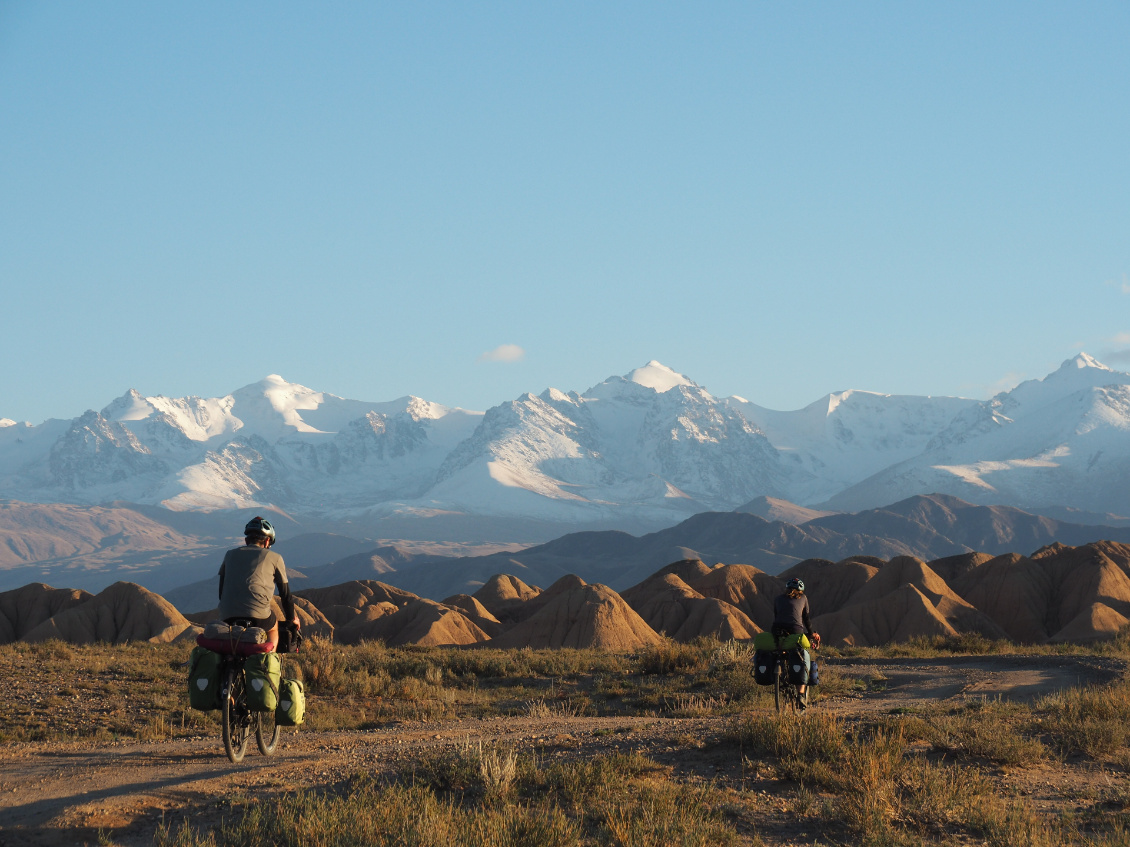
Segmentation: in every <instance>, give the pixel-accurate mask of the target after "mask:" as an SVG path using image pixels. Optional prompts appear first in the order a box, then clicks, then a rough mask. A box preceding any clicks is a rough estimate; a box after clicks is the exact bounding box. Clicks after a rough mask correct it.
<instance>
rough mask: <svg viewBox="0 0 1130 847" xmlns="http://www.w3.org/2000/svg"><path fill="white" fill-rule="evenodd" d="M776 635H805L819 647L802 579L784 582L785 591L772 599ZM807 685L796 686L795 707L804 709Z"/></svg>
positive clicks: (818, 636) (818, 635)
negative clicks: (810, 618) (809, 616)
mask: <svg viewBox="0 0 1130 847" xmlns="http://www.w3.org/2000/svg"><path fill="white" fill-rule="evenodd" d="M772 633H773V634H774V635H776V636H785V635H807V636H808V640H809V641H811V642H812V649H814V650H815V649H818V648H819V647H820V633H818V632H814V631H813V630H812V623H811V621H810V620H809V618H808V596H807V595H806V594H805V593H804V580H802V579H800V578H799V577H795V576H794V577H793V578H792V579H790V580H789V581H788V582H787V583H785V593H784V594H781V595H779V596H778V597H777V599H775V600H774V601H773V628H772ZM806 687H807V686H804V685H798V686H797V708H798V709H802V710H803V709H804V708H805V702H804V691H805V688H806Z"/></svg>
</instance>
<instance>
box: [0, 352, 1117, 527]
mask: <svg viewBox="0 0 1130 847" xmlns="http://www.w3.org/2000/svg"><path fill="white" fill-rule="evenodd" d="M1128 471H1130V374H1126V373H1122V372H1118V371H1113V370H1111V369H1110V368H1107V367H1106V366H1104V365H1102V364H1100V363H1099V362H1097V361H1095V360H1094V359H1092V358H1091V357H1090V356H1087V355H1086V354H1080V355H1079V356H1076V357H1075V358H1074V359H1070V360H1068V361H1067V362H1065V363H1064V364H1063V366H1062V367H1060V368H1059V369H1058V370H1057V371H1055V372H1053V373H1052V374H1050V375H1049V376H1047V377H1046V378H1044V379H1042V380H1032V381H1029V382H1025V383H1023V384H1021V385H1019V386H1017V387H1016V388H1014V389H1013V390H1011V391H1008V392H1004V393H1002V394H999V395H998V396H996V397H994V398H993V399H991V400H988V401H977V400H969V399H962V398H956V397H916V396H894V395H887V394H877V393H873V392H867V391H843V392H838V393H835V394H830V395H828V396H826V397H823V398H821V399H820V400H818V401H817V402H815V403H812V404H811V405H809V406H807V407H805V408H803V409H799V410H797V411H791V412H779V411H773V410H770V409H766V408H763V407H761V406H758V405H756V404H754V403H752V402H750V401H748V400H745V399H743V398H740V397H726V398H716V397H714V396H712V395H711V394H710V393H709V392H708V391H706V389H704V388H703V387H701V386H699V385H698V384H696V383H695V382H693V381H692V380H691V379H689V378H687V377H685V376H683V375H681V374H678V373H676V372H675V371H673V370H671V369H670V368H668V367H666V366H664V365H662V364H660V363H658V362H654V361H653V362H649V363H648V364H647V365H645V366H643V367H641V368H638V369H636V370H634V371H632V372H631V373H628V374H626V375H625V376H622V377H619V376H617V377H611V378H609V379H608V380H606V381H604V382H602V383H601V384H599V385H597V386H595V387H593V388H590V389H589V390H587V391H585V392H584V393H581V394H578V393H576V392H573V391H570V392H567V393H566V392H562V391H559V390H557V389H554V388H550V389H547V390H545V391H543V392H542V393H541V394H538V395H533V394H524V395H522V396H521V397H519V398H517V399H516V400H512V401H510V402H507V403H503V404H501V405H498V406H495V407H493V408H491V409H489V410H487V411H486V412H475V411H467V410H465V409H459V408H450V407H447V406H442V405H440V404H438V403H432V402H428V401H425V400H421V399H419V398H417V397H404V398H401V399H399V400H393V401H389V402H377V403H370V402H364V401H359V400H346V399H343V398H341V397H336V396H334V395H332V394H326V393H323V392H319V391H315V390H313V389H309V388H306V387H304V386H301V385H295V384H292V383H288V382H286V381H285V380H284V379H283V378H282V377H280V376H274V375H272V376H268V377H267V378H265V379H263V380H262V381H260V382H257V383H254V384H252V385H248V386H245V387H243V388H241V389H239V390H237V391H234V392H232V393H231V394H229V395H227V396H226V397H221V398H213V399H201V398H197V397H188V398H181V399H170V398H166V397H161V396H157V397H143V396H141V395H140V394H138V393H137V392H136V391H132V390H131V391H129V392H127V393H126V394H124V395H123V396H122V397H119V398H118V399H116V400H114V401H113V402H111V403H110V404H109V405H107V406H106V407H105V408H104V409H102V410H101V411H100V412H95V411H88V412H86V413H85V414H83V415H80V416H79V417H77V418H75V419H73V420H70V421H66V420H49V421H46V422H44V423H42V424H40V425H38V426H32V425H30V424H26V423H24V424H20V423H16V422H14V421H11V420H8V419H0V497H3V498H8V499H13V500H24V501H29V502H66V503H91V504H96V503H105V502H110V501H127V502H133V503H140V504H148V505H162V506H165V507H167V508H169V509H173V510H178V511H186V510H197V511H208V510H217V509H247V508H258V507H267V506H270V507H274V508H276V509H279V510H282V511H286V512H288V513H290V514H291V515H303V516H311V517H321V518H324V519H327V520H342V519H357V520H373V519H380V518H382V517H388V516H398V517H400V518H405V517H414V516H415V517H421V518H424V517H428V516H434V515H452V514H458V515H466V516H471V517H475V516H481V517H484V518H513V519H524V520H530V519H534V520H538V521H545V522H549V523H550V524H555V525H558V524H559V525H563V526H564V527H565V528H566V529H567V528H577V527H584V526H621V527H623V528H639V527H658V526H667V525H671V524H674V523H676V522H678V521H679V520H682V519H683V518H685V517H686V516H688V515H690V514H694V513H697V512H702V511H723V510H731V509H734V508H736V507H739V506H741V505H742V504H744V503H746V502H748V501H750V500H752V499H753V498H756V497H759V496H770V497H775V498H782V499H785V500H789V501H792V502H794V503H798V504H803V505H808V506H825V507H828V508H832V509H839V510H852V511H854V510H860V509H865V508H874V507H877V506H881V505H883V504H886V503H891V502H894V501H896V500H899V499H902V498H905V497H909V496H913V495H915V494H924V493H934V492H937V493H944V494H952V495H955V496H957V497H960V498H962V499H964V500H966V501H969V502H974V503H981V504H1003V505H1011V506H1016V507H1019V508H1023V509H1029V510H1038V509H1040V508H1048V507H1059V506H1067V507H1072V508H1077V509H1082V510H1087V511H1090V512H1098V513H1114V514H1120V515H1126V514H1130V489H1128V488H1127V486H1126V485H1125V483H1124V480H1126V479H1127V475H1128V474H1127V472H1128Z"/></svg>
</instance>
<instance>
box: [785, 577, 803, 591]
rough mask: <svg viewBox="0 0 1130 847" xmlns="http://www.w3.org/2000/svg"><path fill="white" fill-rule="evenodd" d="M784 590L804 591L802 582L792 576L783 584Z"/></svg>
mask: <svg viewBox="0 0 1130 847" xmlns="http://www.w3.org/2000/svg"><path fill="white" fill-rule="evenodd" d="M785 588H786V589H787V590H789V591H804V580H803V579H801V578H800V577H796V576H794V577H793V578H792V579H790V580H789V581H788V582H786V583H785Z"/></svg>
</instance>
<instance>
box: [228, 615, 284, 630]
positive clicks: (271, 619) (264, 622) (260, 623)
mask: <svg viewBox="0 0 1130 847" xmlns="http://www.w3.org/2000/svg"><path fill="white" fill-rule="evenodd" d="M236 621H251V625H252V626H257V627H260V628H261V629H265V630H268V631H270V630H272V629H274V627H275V624H277V623H278V622H279V621H278V618H276V617H275V613H274V610H272V611H271V613H270V614H269V615H268V616H267V617H265V618H250V617H247V616H246V615H236V616H235V617H231V618H224V623H235V622H236Z"/></svg>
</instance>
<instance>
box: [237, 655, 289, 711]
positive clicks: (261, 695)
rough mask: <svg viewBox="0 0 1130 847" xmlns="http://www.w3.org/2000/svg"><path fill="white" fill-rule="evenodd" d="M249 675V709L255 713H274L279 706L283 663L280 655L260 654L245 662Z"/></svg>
mask: <svg viewBox="0 0 1130 847" xmlns="http://www.w3.org/2000/svg"><path fill="white" fill-rule="evenodd" d="M243 670H244V673H245V674H246V675H247V708H249V709H250V710H251V711H253V712H273V711H275V709H276V708H277V707H278V705H279V683H280V682H281V681H282V661H281V660H280V659H279V655H278V653H258V654H256V655H254V656H248V657H247V658H246V659H244V661H243Z"/></svg>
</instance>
